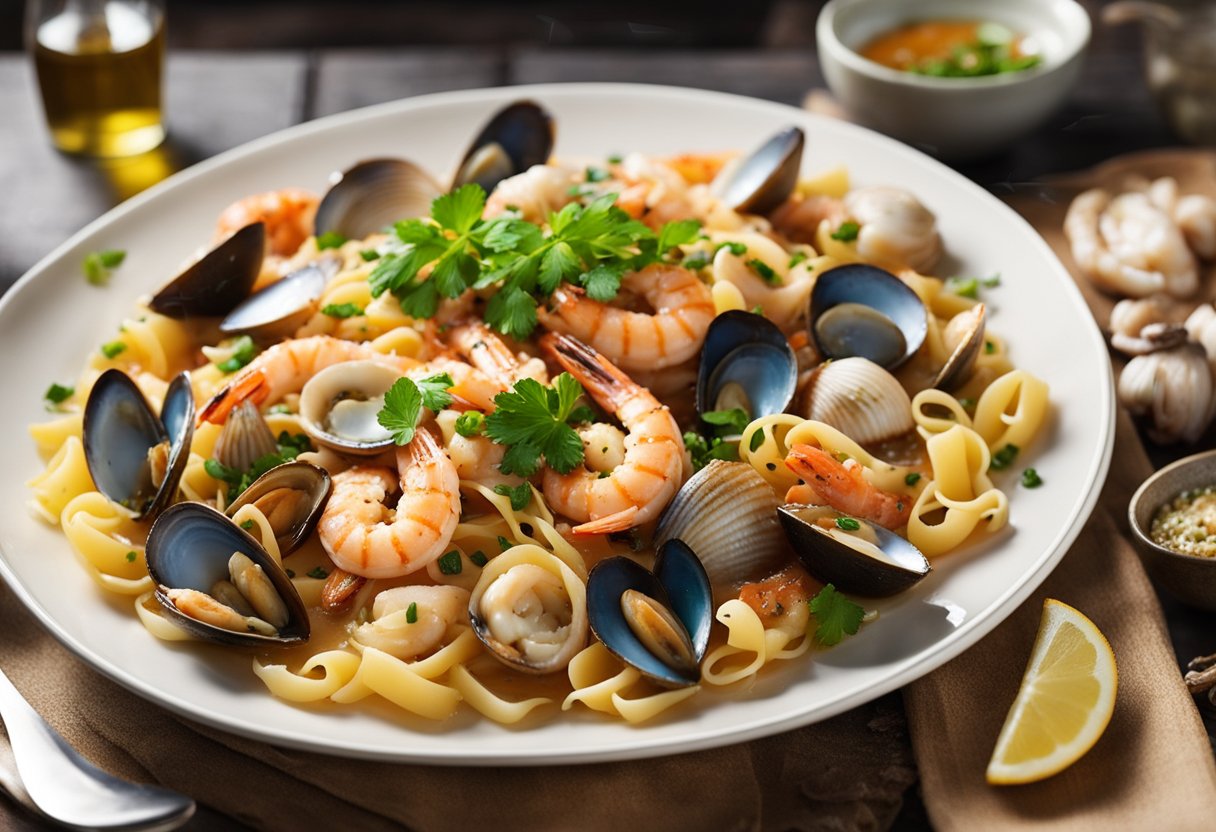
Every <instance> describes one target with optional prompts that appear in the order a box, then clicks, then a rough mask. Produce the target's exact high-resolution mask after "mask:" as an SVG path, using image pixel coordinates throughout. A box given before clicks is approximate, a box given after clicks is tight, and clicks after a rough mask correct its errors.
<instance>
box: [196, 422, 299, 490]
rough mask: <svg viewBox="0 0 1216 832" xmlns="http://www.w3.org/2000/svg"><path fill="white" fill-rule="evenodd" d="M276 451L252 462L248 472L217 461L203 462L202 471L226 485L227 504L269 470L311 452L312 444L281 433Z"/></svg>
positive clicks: (276, 441) (297, 437)
mask: <svg viewBox="0 0 1216 832" xmlns="http://www.w3.org/2000/svg"><path fill="white" fill-rule="evenodd" d="M275 444H277V445H278V450H277V451H276V452H274V453H269V454H266V455H265V456H262V457H259V458H258V459H256V460H254V463H253V464H252V465H251V466H249V470H248V471H239V470H237V469H236V468H229V467H228V466H227V465H223V464H221V463H220V461H219V460H218V459H208V460H205V461H204V462H203V470H205V471H206V472H207V476H209V477H211V478H212V479H216V480H219V481H221V482H224V483H227V485H228V500H227V502H228V504H229V505H231V504H232V501H233V500H235V499H236V498H237V497H239V496H240V495H241V493H242V492H244V490H245V489H246V488H248V487H249V486H250V485H252V484H253V483H254V481H255V480H257V478H258V477H260V476H262V474H265V473H266V472H267V471H269V470H270V469H271V468H275V467H277V466H279V465H282V464H283V463H284V462H290V461H291V460H293V459H295V458H296V457H297V456H299V455H300V454H302V453H304V452H305V451H311V450H312V442H311V441H310V440H309V438H308V437H307V436H305V435H304V434H302V433H297V434H294V435H293V434H289V433H288V432H287V431H281V432H280V433H279V435H278V438H277V439H276V440H275Z"/></svg>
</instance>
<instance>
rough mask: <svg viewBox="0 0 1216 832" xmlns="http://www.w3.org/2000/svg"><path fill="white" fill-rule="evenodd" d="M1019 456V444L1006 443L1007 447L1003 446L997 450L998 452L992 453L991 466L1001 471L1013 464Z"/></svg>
mask: <svg viewBox="0 0 1216 832" xmlns="http://www.w3.org/2000/svg"><path fill="white" fill-rule="evenodd" d="M1017 456H1018V446H1017V445H1006V446H1005V447H1003V448H1001V449H1000V450H999V451H997V452H996V453H994V454H993V455H992V461H991V463H989V467H990V468H993V469H995V470H997V471H1000V470H1002V469H1004V468H1008V467H1009V466H1010V465H1012V464H1013V461H1014V460H1015V459H1017Z"/></svg>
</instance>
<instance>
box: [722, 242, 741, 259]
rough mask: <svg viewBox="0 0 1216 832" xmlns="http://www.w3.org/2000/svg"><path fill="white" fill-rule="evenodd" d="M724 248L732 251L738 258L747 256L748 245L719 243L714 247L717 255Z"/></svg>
mask: <svg viewBox="0 0 1216 832" xmlns="http://www.w3.org/2000/svg"><path fill="white" fill-rule="evenodd" d="M724 248H726V249H730V253H731V254H733V255H735V256H736V257H742V256H743V255H745V254H747V245H746V244H744V243H718V245H717V246H716V247H714V254H717V253H718V252H719V251H721V250H722V249H724Z"/></svg>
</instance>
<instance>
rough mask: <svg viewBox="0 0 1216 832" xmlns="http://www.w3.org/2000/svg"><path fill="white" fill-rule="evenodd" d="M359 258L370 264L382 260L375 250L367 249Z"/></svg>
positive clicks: (360, 253)
mask: <svg viewBox="0 0 1216 832" xmlns="http://www.w3.org/2000/svg"><path fill="white" fill-rule="evenodd" d="M359 256H360V257H362V258H363V262H364V263H370V262H372V261H373V260H379V259H380V252H378V251H376V250H375V249H374V248H365V249H363V251H361V252H359Z"/></svg>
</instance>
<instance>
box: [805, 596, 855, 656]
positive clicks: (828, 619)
mask: <svg viewBox="0 0 1216 832" xmlns="http://www.w3.org/2000/svg"><path fill="white" fill-rule="evenodd" d="M807 603H809V604H810V605H811V614H812V615H814V616H815V621H816V623H817V626H816V627H815V640H816V641H818V642H819V643H820V644H822V645H823V646H825V647H831V646H833V645H835V644H839V643H840V640H841V639H842V638H844V637H845V636H846V635H849V636H851V635H854V634H856V632H857V629H858V628H859V627H860V626H861V619H862V618H864V617H865V614H866V611H865V609H864V608H863V607H861V606H860V605H858V604H854V603H853V602H852V601H850V600H849V599H848V598H846V597H844V596H843V595H841V594H840V593H839V592H837V591H836V587H834V586H832V585H831V584H828V585H827V586H825V587H824V588H823V589H821V590H819V594H817V595H816V596H815V597H814V598H812V599H811V600H810V601H808V602H807Z"/></svg>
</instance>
